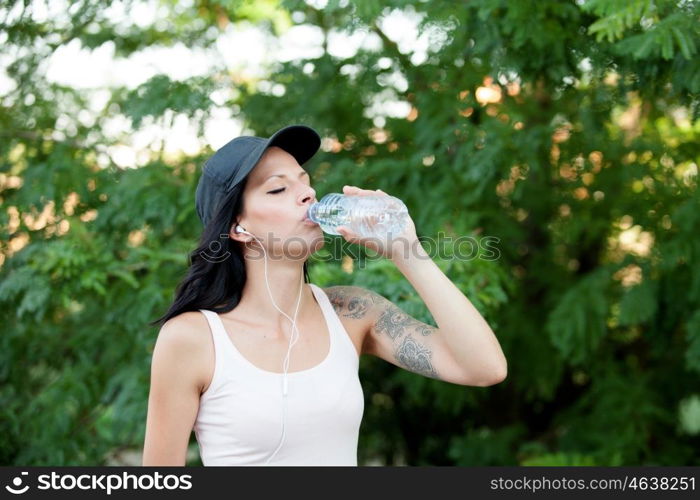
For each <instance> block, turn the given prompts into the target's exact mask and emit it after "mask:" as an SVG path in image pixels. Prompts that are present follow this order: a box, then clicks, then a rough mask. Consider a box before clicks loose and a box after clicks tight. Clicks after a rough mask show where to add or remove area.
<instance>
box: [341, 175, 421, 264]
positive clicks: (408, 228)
mask: <svg viewBox="0 0 700 500" xmlns="http://www.w3.org/2000/svg"><path fill="white" fill-rule="evenodd" d="M343 194H344V195H346V196H368V195H373V196H376V195H384V196H389V195H388V194H387V193H385V192H384V191H382V190H381V189H377V190H370V189H361V188H359V187H357V186H343ZM335 229H336V231H337V232H338V233H340V235H341V236H342V237H343V238H345V240H346V241H347V242H348V243H355V244H358V245H363V246H364V247H366V248H368V249H370V250H373V251H375V252H377V253H378V254H379V255H381V256H383V257H385V258H388V259H391V260H395V259H402V260H405V259H407V258H408V257H409V256H410V252H411V251H413V248H414V246H415V245H416V244H417V245H419V246H420V243H417V240H418V236H417V235H416V225H415V223H414V222H413V220H412V219H411V217H410V215H408V214H407V216H406V220H405V225H404V229H403V231H402V232H401V233H400V234H395V235H391V237H390V238H364V237H361V236H360V235H358V234H356V233H355V232H353V231H352V230H351V229H350V228H348V227H346V226H338V227H336V228H335Z"/></svg>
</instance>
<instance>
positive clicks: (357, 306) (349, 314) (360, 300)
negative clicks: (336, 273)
mask: <svg viewBox="0 0 700 500" xmlns="http://www.w3.org/2000/svg"><path fill="white" fill-rule="evenodd" d="M327 295H328V298H329V299H330V302H331V305H332V306H333V309H335V312H336V314H338V315H339V316H341V315H342V316H343V317H345V318H352V319H362V318H364V317H365V315H366V314H367V312H368V311H369V310H370V309H371V308H372V306H373V305H374V301H373V299H372V297H371V296H364V295H356V294H353V293H350V292H347V291H344V290H342V289H340V287H338V288H336V289H333V290H329V291H328V293H327Z"/></svg>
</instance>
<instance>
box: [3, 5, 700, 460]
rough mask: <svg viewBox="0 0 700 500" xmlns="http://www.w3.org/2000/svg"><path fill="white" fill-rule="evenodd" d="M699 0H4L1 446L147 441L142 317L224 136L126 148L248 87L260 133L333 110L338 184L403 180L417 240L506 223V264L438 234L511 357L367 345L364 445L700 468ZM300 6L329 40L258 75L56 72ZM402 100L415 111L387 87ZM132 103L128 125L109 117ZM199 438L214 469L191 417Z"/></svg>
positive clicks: (373, 265)
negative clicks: (148, 131) (66, 81)
mask: <svg viewBox="0 0 700 500" xmlns="http://www.w3.org/2000/svg"><path fill="white" fill-rule="evenodd" d="M154 1H155V0H154ZM113 3H119V2H113ZM120 3H123V4H125V6H126V9H125V10H126V12H129V11H130V9H131V8H132V3H133V2H130V1H123V2H120ZM698 4H699V2H697V1H695V0H684V1H668V0H651V1H650V0H579V1H571V0H547V1H541V0H537V1H535V0H521V1H517V2H507V1H505V0H471V1H468V2H467V1H458V2H455V1H452V0H430V1H429V2H428V1H419V0H413V1H403V0H390V1H383V2H376V1H374V0H358V1H356V2H348V1H337V0H329V1H328V2H327V4H326V5H325V6H323V8H319V7H313V6H311V5H308V4H306V3H305V2H304V1H301V0H290V1H277V0H264V1H262V0H258V1H255V2H253V1H249V0H192V1H191V2H181V1H176V0H160V1H159V5H160V9H161V12H165V17H164V20H161V21H158V22H154V23H151V24H150V25H145V26H144V25H143V24H142V23H137V22H135V21H133V20H130V19H124V20H115V19H113V18H110V17H109V16H108V15H107V14H106V13H105V9H104V3H103V2H97V1H95V0H83V1H74V2H68V4H67V8H66V10H65V11H64V12H63V13H62V15H60V16H52V17H50V18H48V19H37V18H36V16H35V15H34V12H35V11H36V10H37V7H36V4H34V3H32V2H30V1H24V2H22V1H9V2H5V3H4V4H2V6H0V43H1V44H2V47H3V49H2V53H3V54H2V59H1V61H2V65H3V69H4V70H5V72H6V74H7V76H8V77H9V78H10V79H11V80H12V81H13V82H14V85H13V86H12V88H11V89H10V90H8V91H7V92H5V93H4V94H3V95H1V96H0V103H1V105H0V138H1V140H0V200H1V203H2V209H1V210H0V226H1V230H0V245H1V247H0V249H1V252H0V259H2V267H1V268H0V324H1V325H2V335H1V336H0V463H2V464H4V465H9V464H13V465H78V464H81V465H82V464H104V463H120V460H125V459H124V452H128V451H135V452H139V451H140V449H141V446H142V444H143V434H144V427H145V418H146V405H147V397H148V382H149V369H150V356H151V352H152V348H153V345H154V342H155V338H156V335H157V330H156V329H154V328H150V327H148V326H147V323H148V321H150V320H153V319H154V318H155V317H157V316H159V315H160V314H162V313H163V312H164V311H165V309H166V307H167V305H168V304H169V301H170V300H171V299H172V294H173V291H174V288H175V286H176V284H177V283H178V282H179V280H180V279H181V277H182V276H183V275H184V272H185V269H186V265H187V253H188V252H189V251H190V250H191V249H192V248H194V246H195V244H196V241H197V239H198V236H199V233H200V231H201V225H200V223H199V220H198V219H197V216H196V214H195V211H194V203H193V199H194V189H195V186H196V182H197V180H198V176H199V169H200V168H201V165H202V163H203V160H204V158H206V157H207V156H208V155H209V154H211V152H212V151H211V148H210V147H206V148H204V149H202V151H201V152H200V154H197V155H195V156H187V155H184V154H181V155H172V154H167V153H166V152H165V151H164V149H163V147H162V143H161V144H159V143H158V141H156V142H155V143H154V144H153V145H152V147H151V148H149V149H147V150H146V151H147V152H148V153H147V154H148V157H147V161H145V163H144V164H143V165H141V166H140V167H139V168H122V167H120V166H119V165H118V164H117V163H116V162H115V161H114V160H113V159H112V157H111V156H110V154H111V153H110V152H111V151H113V149H111V147H112V146H117V145H119V144H124V143H129V137H130V136H131V135H132V134H134V133H135V132H136V131H138V130H141V129H143V128H144V127H147V126H151V125H154V124H155V125H159V126H161V127H164V128H165V130H168V129H169V128H170V127H172V125H173V120H174V119H175V117H176V116H178V115H185V116H187V117H188V118H189V119H190V120H191V122H192V123H194V124H195V126H196V127H197V128H198V130H199V131H200V133H202V132H203V130H204V123H205V122H206V120H207V119H208V118H209V117H210V116H212V114H213V113H215V112H216V110H218V109H222V108H226V109H229V110H231V111H232V114H233V116H234V117H235V118H236V119H238V120H240V121H241V122H242V123H243V124H244V127H245V130H246V131H247V132H250V133H254V134H257V135H263V136H266V135H268V134H270V133H272V132H274V131H275V130H277V129H278V128H280V127H281V126H284V125H287V124H291V123H306V124H309V125H311V126H313V127H314V128H316V129H317V130H319V132H320V133H321V134H322V135H323V136H324V137H325V138H326V139H325V141H324V149H323V150H322V151H321V152H319V154H318V155H317V156H316V157H315V159H314V160H313V162H312V164H311V168H312V171H313V175H312V178H313V182H314V186H315V187H316V190H317V192H318V193H319V195H322V194H325V193H326V192H334V191H339V189H340V187H342V185H343V184H354V185H359V186H363V187H367V188H371V189H377V188H379V189H382V190H384V191H386V192H388V193H390V194H393V195H395V196H398V197H400V198H401V199H403V200H404V201H405V202H406V204H407V205H408V207H409V210H410V212H411V214H412V216H413V219H414V220H415V222H416V226H417V229H418V233H419V236H421V237H430V238H433V239H438V236H439V235H442V236H444V237H445V236H451V237H452V238H456V237H458V236H467V235H472V236H496V237H498V238H499V244H498V249H499V252H500V257H499V258H498V259H497V260H485V259H471V260H464V259H461V260H460V259H456V258H453V254H454V251H455V248H454V239H453V240H452V242H450V240H448V239H447V238H442V241H443V243H444V244H443V248H442V249H441V253H440V255H439V256H437V254H436V253H435V251H434V249H433V254H434V255H435V259H434V260H435V261H436V262H437V264H438V265H439V266H440V267H441V269H443V270H444V272H445V273H446V274H447V275H448V276H449V278H450V279H451V280H452V281H453V282H454V283H455V284H456V285H457V286H458V287H459V288H460V289H461V290H462V291H463V292H464V293H465V294H466V296H467V297H468V298H469V299H470V300H471V301H472V302H473V303H474V304H475V305H476V306H477V307H478V308H479V309H480V311H481V312H482V313H483V314H484V315H485V317H486V318H487V320H488V321H489V323H490V324H491V325H492V327H493V329H494V331H495V333H496V335H497V337H498V339H499V340H500V342H501V344H502V346H503V349H504V352H505V354H506V357H507V359H508V368H509V371H508V378H507V379H506V381H504V382H503V383H501V384H499V385H497V386H492V387H487V388H479V387H462V386H457V385H452V384H448V383H443V382H439V381H436V380H432V379H427V378H424V377H420V376H417V375H414V374H411V373H409V372H406V371H404V370H400V369H397V368H396V367H394V366H393V365H389V364H387V363H385V362H382V361H379V360H376V359H363V360H362V364H361V379H362V383H363V387H364V391H365V396H366V409H365V416H364V420H363V424H362V427H361V434H360V448H359V453H360V462H361V463H363V464H371V463H382V464H384V463H386V464H408V465H513V464H522V465H639V464H645V465H651V464H661V465H671V464H675V465H698V464H700V456H699V454H698V451H697V450H698V449H700V265H699V264H700V238H699V237H698V235H699V234H700V203H699V201H700V199H699V198H700V197H699V196H698V191H697V170H698V162H699V160H700V154H699V152H700V146H699V145H698V144H699V141H698V139H699V138H700V137H699V135H700V124H699V121H698V117H699V115H700V63H699V62H698V61H700V56H699V55H698V49H699V48H700V28H699V26H700V23H699V22H698V21H700V16H699V13H700V7H699V6H698ZM315 5H317V6H318V5H320V4H319V3H315ZM395 10H401V11H403V12H405V13H407V14H409V15H411V16H414V17H416V18H418V19H420V22H419V23H418V27H417V31H418V33H419V34H421V36H424V37H426V38H427V39H428V40H429V48H428V52H427V54H426V57H420V55H418V54H417V53H414V49H413V48H412V47H407V46H403V45H402V44H401V43H399V42H397V40H395V39H392V37H391V36H389V35H388V34H387V33H386V32H385V30H384V28H383V26H384V22H383V20H384V19H385V17H386V16H387V15H389V14H390V13H391V12H393V11H395ZM301 24H303V25H307V26H311V27H314V29H316V30H318V32H319V33H321V34H322V36H323V44H322V50H320V52H319V54H318V55H317V56H315V57H311V58H308V59H297V60H292V61H289V62H285V63H268V64H264V65H263V69H264V74H263V75H262V76H251V73H249V72H245V71H244V70H241V69H240V68H229V67H226V65H223V64H218V65H216V66H215V67H214V68H213V69H212V70H211V73H210V74H207V75H204V76H197V77H192V78H188V79H182V80H174V79H172V78H171V77H169V76H167V75H165V74H157V75H155V76H153V77H152V78H150V79H148V80H147V81H146V82H145V83H143V84H140V85H138V86H137V87H134V88H127V87H120V86H113V87H109V88H107V89H99V88H95V89H87V90H86V89H82V88H81V89H75V88H71V87H68V86H63V85H60V84H57V83H55V82H52V81H50V80H48V79H47V78H46V77H45V76H46V70H47V61H48V60H49V58H50V57H51V56H52V54H54V52H56V51H57V50H59V49H60V48H62V47H65V46H67V45H68V44H71V43H73V44H75V43H77V44H79V46H81V47H85V48H87V49H97V48H99V47H102V46H104V45H105V44H109V45H111V46H112V47H113V48H114V52H115V57H116V58H129V57H131V56H133V55H134V54H137V53H139V52H141V51H144V50H146V49H148V48H152V47H170V46H175V45H176V44H178V43H182V44H184V45H185V46H187V47H190V48H199V49H202V50H210V51H216V50H217V49H216V45H215V44H216V42H217V40H219V39H220V37H221V36H222V34H223V33H224V32H227V31H231V30H236V29H239V28H241V27H245V26H250V25H254V26H257V27H258V28H259V29H261V30H263V31H264V32H265V33H266V36H269V37H274V38H279V37H280V36H282V34H283V33H285V32H286V31H287V30H289V29H290V28H291V27H293V26H295V25H301ZM337 33H346V34H351V33H360V34H364V35H365V36H366V37H367V38H368V39H369V40H373V41H374V43H373V44H368V45H366V46H362V47H361V48H360V49H359V50H358V51H357V52H356V53H355V54H354V55H351V56H348V57H340V56H338V55H334V54H333V53H332V51H329V45H328V43H327V42H328V40H329V39H330V38H331V37H333V36H334V35H335V34H337ZM218 50H232V51H239V52H242V51H245V50H246V47H225V48H223V49H221V48H219V49H218ZM183 64H188V61H183ZM280 89H281V90H280ZM105 90H106V91H107V93H106V96H107V98H106V99H105V102H104V106H103V107H102V109H101V110H100V111H99V112H97V113H90V112H88V111H87V110H88V109H89V106H88V102H89V98H90V96H91V95H93V94H95V93H99V92H102V94H104V93H105ZM488 92H490V96H491V97H492V99H491V101H492V102H488V103H484V102H483V101H484V95H485V94H486V93H488ZM214 96H219V97H218V98H214ZM221 96H225V97H224V98H221ZM389 101H400V102H402V103H404V104H403V106H404V108H405V109H406V110H408V109H410V112H409V113H408V114H406V113H405V112H401V113H393V114H392V113H388V112H386V111H382V110H381V108H377V106H376V104H377V103H380V104H381V103H386V102H389ZM115 117H122V118H123V120H125V121H126V123H127V124H128V126H125V127H122V128H121V129H119V130H118V131H117V132H114V127H113V126H112V127H111V128H110V127H109V124H110V123H111V121H112V120H114V118H115ZM327 246H328V245H327ZM327 251H328V249H327V248H324V249H323V250H322V251H321V252H319V254H318V255H315V256H314V257H313V258H312V265H311V268H310V274H311V277H312V281H313V282H314V283H317V284H319V285H320V286H326V285H333V284H355V285H359V286H363V287H367V288H371V289H373V290H375V291H377V292H379V293H381V294H383V295H385V296H386V297H388V298H390V299H391V300H392V301H394V302H395V303H397V304H398V305H400V306H401V307H402V308H403V309H404V310H405V311H407V312H409V313H410V314H412V315H414V316H415V317H417V318H419V319H421V320H423V321H425V322H428V323H432V324H434V322H433V319H432V317H431V316H430V313H429V311H428V310H427V308H426V307H425V305H424V304H423V302H422V300H421V299H420V297H419V296H418V295H417V294H416V293H415V291H414V290H413V288H412V287H411V285H410V284H409V283H408V282H407V280H405V279H404V278H403V276H402V275H401V274H400V272H398V271H397V270H396V269H395V268H394V267H393V265H391V263H389V262H386V261H377V260H367V261H366V262H364V263H363V265H359V264H360V262H358V260H355V262H348V261H347V260H348V258H350V257H346V259H345V262H344V263H343V261H341V260H332V261H328V260H327V259H322V258H321V257H324V256H326V254H324V253H323V252H327ZM363 255H364V254H362V252H360V257H359V258H358V259H361V258H362V256H363ZM190 451H191V454H190V455H189V457H190V459H189V463H190V464H191V465H196V464H199V463H200V462H199V458H198V456H197V455H196V444H195V441H194V439H192V441H191V449H190Z"/></svg>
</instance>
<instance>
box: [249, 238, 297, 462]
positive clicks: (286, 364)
mask: <svg viewBox="0 0 700 500" xmlns="http://www.w3.org/2000/svg"><path fill="white" fill-rule="evenodd" d="M241 232H244V233H246V234H249V235H250V236H252V237H253V238H255V239H256V240H257V241H258V242H259V243H260V247H261V248H262V250H263V253H264V254H265V285H266V286H267V293H268V294H269V295H270V300H271V301H272V305H273V306H274V307H275V309H277V310H278V311H279V312H280V313H282V314H283V315H284V316H285V317H286V318H287V319H288V320H290V321H291V322H292V334H291V335H290V337H289V347H287V355H286V356H285V358H284V362H283V363H282V365H283V367H284V375H283V377H282V436H281V438H280V442H279V444H278V445H277V449H275V451H274V452H273V453H272V455H270V456H269V457H268V458H267V460H266V461H265V464H266V465H267V464H268V463H270V460H272V458H273V457H274V456H275V455H277V452H278V451H279V450H280V448H281V447H282V444H283V443H284V438H285V427H286V426H285V423H286V420H287V392H288V389H289V386H288V383H287V370H288V369H289V355H290V353H291V350H292V346H294V344H295V343H296V341H297V340H298V339H299V330H298V329H297V314H298V313H299V304H300V303H301V291H302V287H303V285H304V274H303V273H302V275H301V282H300V283H299V296H298V298H297V305H296V309H295V311H294V319H292V318H290V317H289V316H288V315H287V314H286V313H285V312H284V311H282V310H281V309H280V308H279V307H277V304H276V303H275V299H274V298H273V297H272V291H271V290H270V283H269V281H268V279H267V252H266V251H265V246H264V245H263V244H262V243H261V242H260V240H259V239H258V237H257V236H255V235H253V234H251V233H249V232H248V231H245V230H243V231H241ZM295 333H296V334H297V335H296V338H295V336H294V334H295Z"/></svg>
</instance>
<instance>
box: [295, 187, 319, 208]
mask: <svg viewBox="0 0 700 500" xmlns="http://www.w3.org/2000/svg"><path fill="white" fill-rule="evenodd" d="M298 201H299V203H300V204H302V205H311V204H312V203H314V202H315V201H316V190H315V189H314V188H312V187H311V186H307V187H306V188H305V189H304V190H302V193H301V194H300V195H299V198H298Z"/></svg>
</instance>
